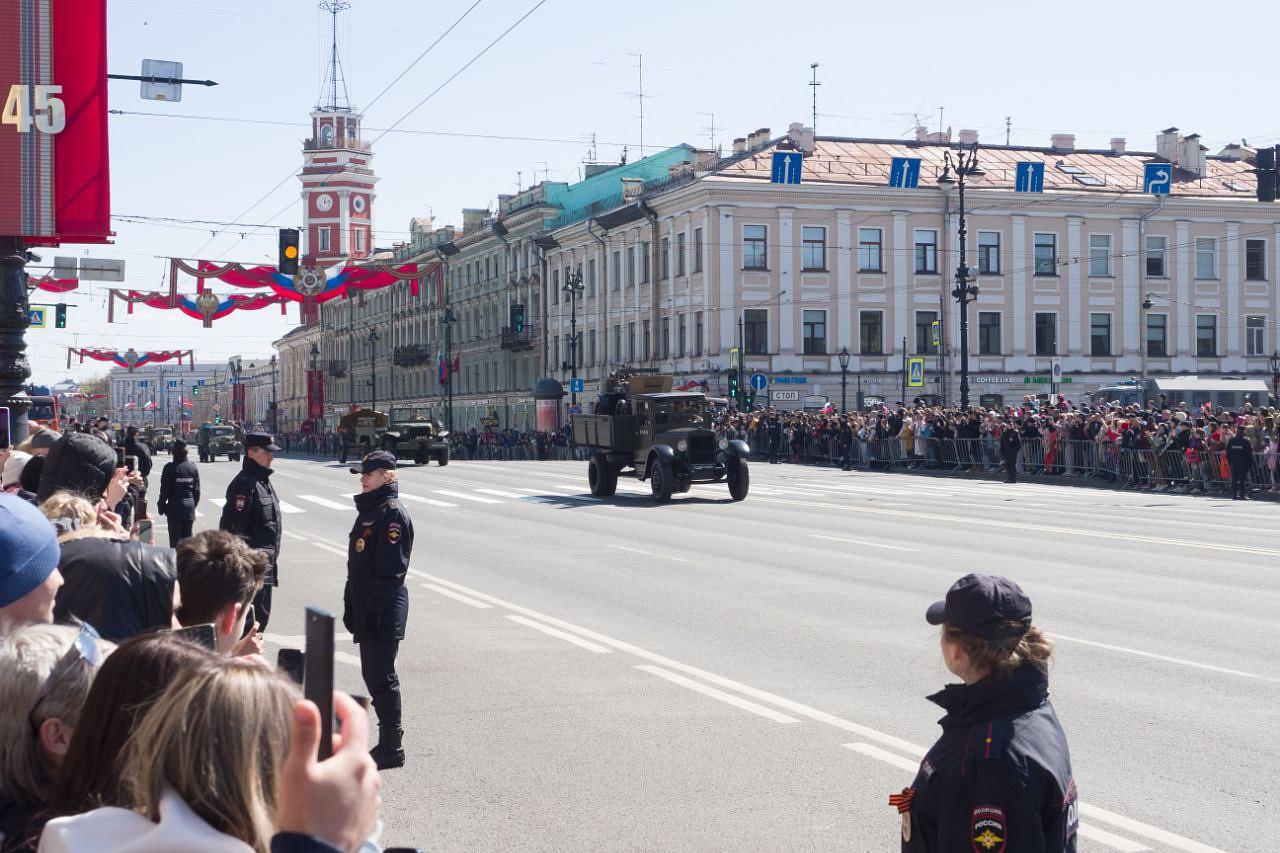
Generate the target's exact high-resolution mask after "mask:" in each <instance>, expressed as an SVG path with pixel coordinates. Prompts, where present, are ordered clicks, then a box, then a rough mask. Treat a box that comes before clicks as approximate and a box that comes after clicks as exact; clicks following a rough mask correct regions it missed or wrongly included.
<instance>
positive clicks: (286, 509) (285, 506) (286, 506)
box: [280, 501, 346, 515]
mask: <svg viewBox="0 0 1280 853" xmlns="http://www.w3.org/2000/svg"><path fill="white" fill-rule="evenodd" d="M343 509H346V507H343ZM280 511H281V512H283V513H287V514H290V515H292V514H293V513H295V512H306V510H305V509H303V508H302V507H299V506H294V505H293V504H291V503H289V502H288V501H280Z"/></svg>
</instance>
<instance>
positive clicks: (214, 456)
mask: <svg viewBox="0 0 1280 853" xmlns="http://www.w3.org/2000/svg"><path fill="white" fill-rule="evenodd" d="M196 444H197V447H198V448H199V450H200V461H201V462H217V461H218V457H219V456H225V457H227V458H228V459H230V460H231V461H232V462H239V461H240V454H241V453H243V452H244V448H243V447H242V446H241V445H240V442H239V440H238V439H237V438H236V430H235V427H232V426H228V425H226V424H203V425H202V426H201V427H200V433H199V435H198V436H197V439H196Z"/></svg>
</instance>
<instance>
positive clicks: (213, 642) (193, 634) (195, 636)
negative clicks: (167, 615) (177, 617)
mask: <svg viewBox="0 0 1280 853" xmlns="http://www.w3.org/2000/svg"><path fill="white" fill-rule="evenodd" d="M173 635H174V636H175V637H181V638H182V639H184V640H189V641H191V642H193V643H195V644H196V645H198V646H204V647H205V648H206V649H209V650H211V651H217V650H218V635H217V632H216V630H215V629H214V627H213V623H212V622H210V623H209V624H208V625H191V626H189V627H186V628H177V629H175V630H174V632H173Z"/></svg>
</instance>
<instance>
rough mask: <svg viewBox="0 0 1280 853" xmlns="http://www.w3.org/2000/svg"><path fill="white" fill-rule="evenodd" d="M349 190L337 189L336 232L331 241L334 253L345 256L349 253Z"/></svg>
mask: <svg viewBox="0 0 1280 853" xmlns="http://www.w3.org/2000/svg"><path fill="white" fill-rule="evenodd" d="M350 230H351V190H338V233H337V234H336V235H334V236H335V237H337V239H336V240H334V241H333V243H332V246H333V251H334V254H337V255H341V256H342V257H346V256H347V255H348V254H350V252H351V249H350V248H349V247H350V245H351V235H350V234H349V233H348V232H349V231H350Z"/></svg>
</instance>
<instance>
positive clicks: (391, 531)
mask: <svg viewBox="0 0 1280 853" xmlns="http://www.w3.org/2000/svg"><path fill="white" fill-rule="evenodd" d="M387 541H388V542H390V543H391V544H392V545H394V544H396V543H397V542H399V541H400V522H398V521H393V522H391V523H390V524H388V525H387Z"/></svg>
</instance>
